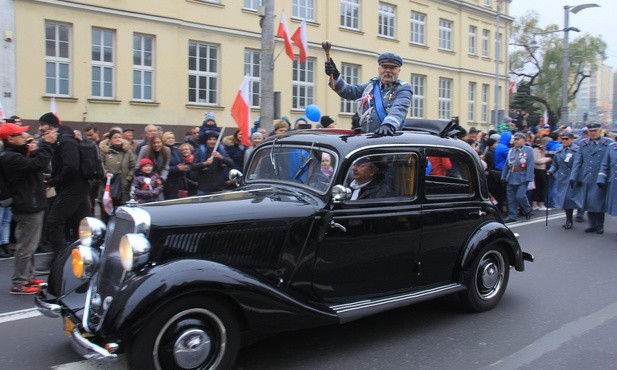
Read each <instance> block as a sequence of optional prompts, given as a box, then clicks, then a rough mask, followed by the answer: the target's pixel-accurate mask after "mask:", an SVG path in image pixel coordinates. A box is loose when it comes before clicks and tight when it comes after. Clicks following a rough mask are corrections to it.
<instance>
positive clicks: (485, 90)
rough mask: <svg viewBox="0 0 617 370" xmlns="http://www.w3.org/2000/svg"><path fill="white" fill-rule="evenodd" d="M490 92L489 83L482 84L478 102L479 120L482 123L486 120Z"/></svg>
mask: <svg viewBox="0 0 617 370" xmlns="http://www.w3.org/2000/svg"><path fill="white" fill-rule="evenodd" d="M490 93H491V89H490V86H489V84H482V91H481V93H480V94H481V97H480V98H481V102H480V107H481V112H482V113H481V114H480V122H482V123H487V122H488V100H489V99H490Z"/></svg>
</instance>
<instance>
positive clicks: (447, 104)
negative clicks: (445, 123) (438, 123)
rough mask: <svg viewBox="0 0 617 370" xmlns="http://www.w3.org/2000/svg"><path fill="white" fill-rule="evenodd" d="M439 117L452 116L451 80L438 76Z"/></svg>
mask: <svg viewBox="0 0 617 370" xmlns="http://www.w3.org/2000/svg"><path fill="white" fill-rule="evenodd" d="M438 115H439V119H450V118H451V117H452V80H451V79H449V78H443V77H440V78H439V107H438Z"/></svg>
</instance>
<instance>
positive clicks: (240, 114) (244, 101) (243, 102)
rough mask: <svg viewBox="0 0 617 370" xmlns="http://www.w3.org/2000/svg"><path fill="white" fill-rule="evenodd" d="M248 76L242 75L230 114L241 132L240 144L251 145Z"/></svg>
mask: <svg viewBox="0 0 617 370" xmlns="http://www.w3.org/2000/svg"><path fill="white" fill-rule="evenodd" d="M249 83H250V81H249V76H248V75H246V76H244V80H243V81H242V85H241V86H240V89H239V90H238V94H236V99H235V100H234V103H233V104H232V106H231V116H232V117H233V119H234V121H236V124H237V125H238V128H239V129H240V132H242V144H244V145H246V146H249V145H251V138H250V135H251V134H250V133H251V131H250V126H249V124H250V121H251V106H250V105H249Z"/></svg>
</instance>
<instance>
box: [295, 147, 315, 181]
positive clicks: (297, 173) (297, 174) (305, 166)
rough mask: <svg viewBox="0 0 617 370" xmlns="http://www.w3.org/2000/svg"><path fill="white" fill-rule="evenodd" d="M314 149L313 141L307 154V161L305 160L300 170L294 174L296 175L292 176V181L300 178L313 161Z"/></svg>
mask: <svg viewBox="0 0 617 370" xmlns="http://www.w3.org/2000/svg"><path fill="white" fill-rule="evenodd" d="M314 147H315V141H313V144H311V150H310V152H309V155H308V159H307V160H306V162H304V163H303V164H302V166H300V168H299V169H298V172H296V174H295V175H294V180H299V179H300V176H302V175H303V174H304V171H305V170H306V169H307V168H308V165H309V164H310V163H311V162H312V161H313V149H314Z"/></svg>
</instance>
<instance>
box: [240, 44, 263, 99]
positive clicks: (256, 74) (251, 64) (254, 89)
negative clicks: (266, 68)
mask: <svg viewBox="0 0 617 370" xmlns="http://www.w3.org/2000/svg"><path fill="white" fill-rule="evenodd" d="M244 74H245V75H248V76H249V81H250V82H249V98H250V100H251V101H250V102H249V105H250V106H251V108H259V106H260V104H261V99H260V94H261V82H260V81H261V53H260V52H259V50H249V49H245V50H244Z"/></svg>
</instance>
